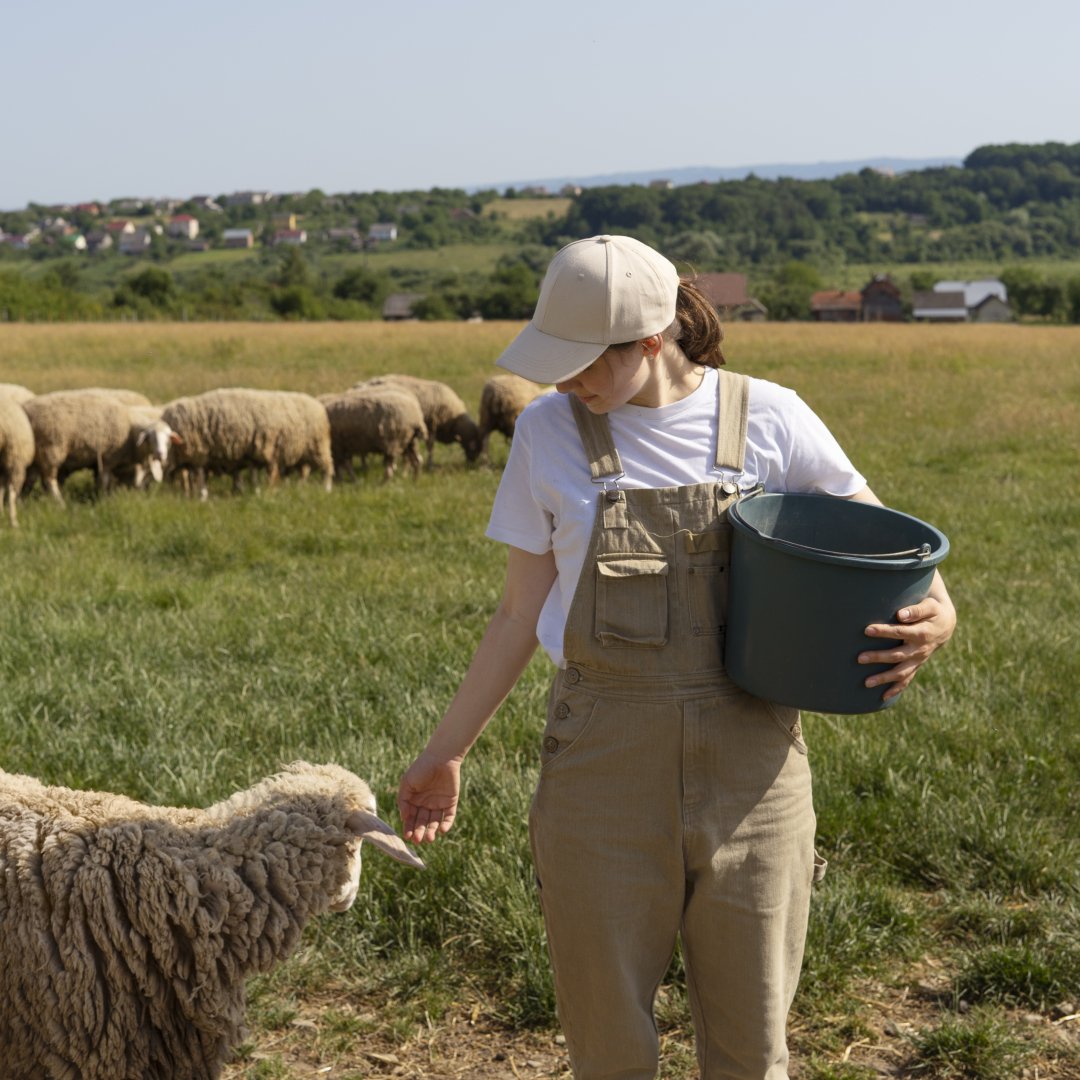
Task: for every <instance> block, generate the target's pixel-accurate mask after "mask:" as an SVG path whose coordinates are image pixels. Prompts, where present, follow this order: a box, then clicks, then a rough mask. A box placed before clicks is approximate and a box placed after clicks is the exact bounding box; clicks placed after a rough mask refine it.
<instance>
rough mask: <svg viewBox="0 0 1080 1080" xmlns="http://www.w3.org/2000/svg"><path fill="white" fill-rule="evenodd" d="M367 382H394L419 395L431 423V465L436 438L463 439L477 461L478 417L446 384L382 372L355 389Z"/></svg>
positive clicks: (470, 459)
mask: <svg viewBox="0 0 1080 1080" xmlns="http://www.w3.org/2000/svg"><path fill="white" fill-rule="evenodd" d="M363 386H394V387H397V388H399V389H402V390H408V391H409V392H410V393H412V394H415V395H416V400H417V401H419V402H420V408H421V409H422V410H423V413H424V423H425V424H427V429H428V434H427V467H428V468H429V469H430V468H431V467H432V465H433V464H434V460H435V441H436V440H438V441H439V442H441V443H446V444H450V443H460V444H461V448H462V449H463V450H464V451H465V460H466V461H468V462H473V461H475V460H476V459H477V457H478V456H479V454H480V432H479V429H478V428H477V426H476V421H475V420H473V418H472V417H471V416H470V415H469V414H468V412H467V410H466V408H465V402H463V401H462V400H461V398H459V397H458V396H457V394H456V393H455V392H454V391H453V390H452V389H451V388H450V387H449V386H447V385H446V383H442V382H437V381H436V380H434V379H421V378H418V377H417V376H415V375H379V376H377V377H376V378H374V379H369V380H368V381H367V382H366V383H357V384H356V386H355V387H353V389H358V388H360V387H363Z"/></svg>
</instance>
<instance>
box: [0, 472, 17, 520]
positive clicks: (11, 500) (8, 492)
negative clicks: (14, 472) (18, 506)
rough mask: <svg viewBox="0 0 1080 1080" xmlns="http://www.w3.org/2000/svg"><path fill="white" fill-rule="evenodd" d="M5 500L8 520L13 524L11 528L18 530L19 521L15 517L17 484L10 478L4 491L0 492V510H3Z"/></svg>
mask: <svg viewBox="0 0 1080 1080" xmlns="http://www.w3.org/2000/svg"><path fill="white" fill-rule="evenodd" d="M5 498H6V499H7V508H8V520H9V521H10V522H11V527H12V528H13V529H16V528H18V526H19V519H18V518H17V517H16V516H15V484H14V483H13V482H12V480H11V477H8V481H7V483H6V484H5V485H4V490H3V491H0V509H2V508H3V505H4V499H5Z"/></svg>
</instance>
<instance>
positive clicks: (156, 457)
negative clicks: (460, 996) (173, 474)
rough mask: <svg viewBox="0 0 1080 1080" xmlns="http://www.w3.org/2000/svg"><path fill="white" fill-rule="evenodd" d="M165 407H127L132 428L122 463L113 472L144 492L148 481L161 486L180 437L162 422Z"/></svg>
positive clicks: (119, 462)
mask: <svg viewBox="0 0 1080 1080" xmlns="http://www.w3.org/2000/svg"><path fill="white" fill-rule="evenodd" d="M162 411H163V409H162V406H159V405H129V406H127V413H128V418H129V421H130V427H129V429H128V441H127V442H126V443H125V445H124V450H123V452H122V455H121V458H122V460H120V461H118V462H117V464H116V466H115V467H114V469H113V475H114V476H115V477H116V479H117V480H120V481H122V482H124V483H130V484H131V486H132V487H135V488H143V487H145V486H146V482H147V478H150V479H152V480H154V481H155V482H156V483H159V484H160V483H161V481H162V480H163V479H164V476H165V470H166V468H167V467H168V463H169V451H170V449H171V448H172V447H173V446H176V445H177V444H178V443H179V441H180V436H179V435H177V434H176V432H175V431H173V430H172V428H170V427H169V425H168V424H167V423H165V421H164V420H162V418H161V414H162Z"/></svg>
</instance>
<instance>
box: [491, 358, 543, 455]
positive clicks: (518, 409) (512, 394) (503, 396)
mask: <svg viewBox="0 0 1080 1080" xmlns="http://www.w3.org/2000/svg"><path fill="white" fill-rule="evenodd" d="M549 390H550V388H549V387H544V386H540V385H539V384H537V383H534V382H530V381H529V380H528V379H523V378H522V377H521V376H520V375H513V374H511V373H509V372H507V373H506V374H504V375H492V377H491V378H490V379H488V381H487V382H486V383H484V389H483V390H482V391H481V392H480V445H481V456H482V457H483V460H484V461H487V460H488V443H489V442H490V440H491V433H492V432H493V431H501V432H502V434H503V435H505V436H506V441H507V442H510V441H511V440H512V439H513V438H514V425H515V424H516V423H517V418H518V417H519V416H520V415H521V413H522V411H523V410H524V408H525V406H526V405H528V404H529V402H530V401H532V399H533V398H535V397H537V396H538V395H540V394H543V393H547V392H548V391H549Z"/></svg>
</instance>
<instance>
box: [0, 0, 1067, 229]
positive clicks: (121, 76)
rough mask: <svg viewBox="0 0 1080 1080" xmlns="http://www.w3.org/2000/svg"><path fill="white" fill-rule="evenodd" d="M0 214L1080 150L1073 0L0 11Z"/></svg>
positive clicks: (11, 3)
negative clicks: (151, 201)
mask: <svg viewBox="0 0 1080 1080" xmlns="http://www.w3.org/2000/svg"><path fill="white" fill-rule="evenodd" d="M0 13H2V21H0V27H2V29H3V38H4V59H3V61H2V63H0V101H3V103H4V110H3V111H4V117H3V123H2V125H0V133H2V134H0V209H8V210H10V209H17V208H21V207H23V206H25V205H26V203H27V202H30V201H34V202H41V203H57V202H74V201H88V200H91V199H112V198H119V197H124V196H132V197H154V198H162V197H166V196H173V197H180V198H183V197H187V196H189V195H194V194H209V195H219V194H224V193H227V192H231V191H237V190H246V189H259V190H266V191H275V192H286V191H308V190H310V189H312V188H321V189H322V190H323V191H326V192H343V191H375V190H383V191H402V190H407V189H419V190H427V189H429V188H432V187H464V188H470V189H471V188H476V187H486V186H494V187H501V186H504V185H506V184H510V183H514V182H522V181H527V180H530V179H541V178H548V177H558V176H578V177H587V176H595V175H601V174H605V173H613V172H634V171H642V170H644V171H653V172H654V173H655V175H658V176H662V175H664V172H665V170H670V169H673V168H677V167H683V166H710V167H717V168H722V167H733V166H742V165H752V164H772V163H798V164H802V163H813V162H821V161H852V160H861V159H864V158H874V157H905V158H933V157H957V158H962V157H964V156H965V155H966V154H968V153H970V151H972V150H973V149H975V147H977V146H981V145H986V144H988V143H1008V142H1027V143H1033V142H1046V141H1060V142H1066V143H1075V142H1080V62H1078V60H1077V52H1076V46H1077V42H1078V41H1080V3H1077V0H1026V2H1025V3H1023V4H1016V3H1015V2H1014V0H1008V2H1006V0H982V2H981V3H978V4H972V3H970V2H969V3H961V2H959V0H932V2H930V0H911V2H908V3H903V2H897V3H890V4H884V5H882V4H872V3H867V2H866V0H859V2H857V3H856V2H854V0H820V2H817V3H812V2H809V0H739V2H738V3H734V2H729V0H678V2H666V3H661V2H657V0H652V2H651V3H644V2H642V0H637V2H635V0H573V2H570V0H543V2H539V3H537V2H533V3H529V4H525V3H519V2H515V0H501V2H500V0H441V2H439V0H413V2H408V0H398V2H385V0H384V2H383V3H378V4H376V3H371V2H369V0H305V3H303V4H300V3H296V2H289V3H287V2H284V0H262V2H260V3H258V4H255V3H250V2H242V0H213V2H208V0H189V2H187V3H185V4H183V5H180V6H178V7H175V8H174V7H170V6H169V5H167V4H147V3H145V2H144V0H139V2H138V3H136V2H134V0H98V2H97V3H95V4H87V3H85V0H83V2H79V3H76V2H74V0H42V2H39V3H29V2H25V0H0Z"/></svg>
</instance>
